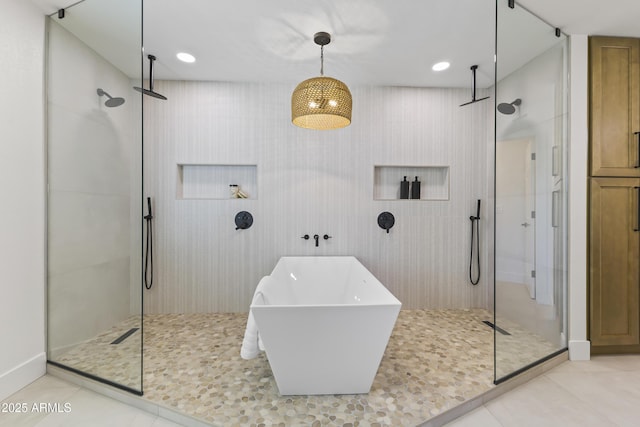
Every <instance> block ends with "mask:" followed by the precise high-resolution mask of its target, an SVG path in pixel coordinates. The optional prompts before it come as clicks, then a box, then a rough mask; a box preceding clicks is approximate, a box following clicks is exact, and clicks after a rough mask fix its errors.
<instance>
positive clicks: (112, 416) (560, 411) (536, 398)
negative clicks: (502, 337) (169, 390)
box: [0, 355, 640, 427]
mask: <svg viewBox="0 0 640 427" xmlns="http://www.w3.org/2000/svg"><path fill="white" fill-rule="evenodd" d="M639 383H640V356H636V355H628V356H596V357H594V358H593V359H592V360H591V361H588V362H565V363H563V364H561V365H560V366H558V367H556V368H554V369H552V370H550V371H548V372H547V373H546V374H543V375H541V376H540V377H537V378H535V379H533V380H532V381H530V382H528V383H526V384H524V385H522V386H520V387H518V388H516V389H514V390H512V391H510V392H508V393H506V394H504V395H502V396H500V397H498V398H497V399H495V400H492V401H490V402H488V403H487V404H485V405H484V406H482V407H480V408H478V409H476V410H475V411H473V412H471V413H469V414H467V415H465V416H463V417H462V418H459V419H457V420H455V421H453V422H451V423H449V424H447V426H450V427H467V426H469V427H523V426H525V427H526V426H536V427H537V426H541V425H544V426H545V427H555V426H558V427H561V426H562V427H564V426H569V427H570V426H580V427H584V426H598V427H604V426H606V427H616V426H637V425H638V420H639V419H640V405H639V404H638V403H639V402H640V387H638V384H639ZM21 402H25V403H27V404H28V405H29V407H31V405H32V404H33V403H40V402H45V403H60V404H61V406H62V405H64V404H65V403H68V404H69V406H70V412H67V413H39V412H33V411H31V410H29V411H27V412H26V413H2V412H0V426H1V427H57V426H68V427H75V426H78V427H80V426H82V427H93V426H95V427H101V426H109V427H111V426H119V427H175V426H178V424H175V423H172V422H170V421H167V420H165V419H163V418H159V417H155V416H152V415H149V414H148V413H146V412H144V411H141V410H138V409H135V408H132V407H130V406H127V405H125V404H123V403H120V402H116V401H115V400H112V399H110V398H107V397H104V396H102V395H100V394H97V393H94V392H91V391H88V390H86V389H83V388H80V387H78V386H75V385H71V384H69V383H67V382H64V381H62V380H59V379H57V378H54V377H51V376H48V375H47V376H44V377H42V378H40V379H39V380H37V381H35V382H34V383H32V384H31V385H29V386H27V387H25V388H24V389H22V390H21V391H19V392H17V393H15V394H14V395H12V396H10V397H9V398H8V399H6V400H5V401H3V402H2V405H4V404H5V403H7V404H8V403H21ZM0 409H2V408H1V407H0ZM297 425H311V424H305V423H302V424H297ZM354 427H355V424H354Z"/></svg>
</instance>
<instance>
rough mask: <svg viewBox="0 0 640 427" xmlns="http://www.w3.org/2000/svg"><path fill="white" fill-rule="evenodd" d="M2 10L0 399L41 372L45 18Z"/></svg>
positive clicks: (7, 4) (28, 10) (25, 9)
mask: <svg viewBox="0 0 640 427" xmlns="http://www.w3.org/2000/svg"><path fill="white" fill-rule="evenodd" d="M0 5H1V6H2V13H1V14H0V76H2V79H0V93H2V100H3V101H2V102H0V200H1V201H0V295H2V296H1V297H0V337H2V344H1V347H2V350H0V400H2V399H4V398H6V397H7V396H8V395H10V394H12V393H13V392H15V391H17V390H19V389H20V388H22V387H23V386H25V385H27V384H28V383H30V382H31V381H33V380H35V379H36V378H38V377H39V376H41V375H43V374H44V371H45V360H46V357H45V332H44V331H45V319H44V313H45V308H44V295H45V293H44V280H45V272H44V267H45V260H44V254H45V248H44V241H45V240H44V235H45V231H44V224H45V219H44V218H45V208H44V182H45V180H44V150H43V129H44V108H43V78H42V72H43V62H44V16H43V15H42V13H41V12H40V11H39V10H38V9H37V8H36V7H35V6H34V5H32V4H31V3H30V2H26V1H23V0H2V1H1V2H0Z"/></svg>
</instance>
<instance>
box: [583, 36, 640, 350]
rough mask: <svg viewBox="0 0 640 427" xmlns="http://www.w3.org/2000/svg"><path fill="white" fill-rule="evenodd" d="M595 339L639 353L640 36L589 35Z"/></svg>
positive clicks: (595, 343)
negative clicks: (635, 37)
mask: <svg viewBox="0 0 640 427" xmlns="http://www.w3.org/2000/svg"><path fill="white" fill-rule="evenodd" d="M589 118H590V124H589V138H590V168H589V172H590V176H591V178H590V196H591V197H590V202H589V204H590V219H589V339H590V340H591V344H592V347H591V350H592V353H640V230H639V229H640V224H639V222H640V218H639V215H640V212H638V210H639V208H640V200H639V197H640V193H639V192H640V188H638V187H640V178H638V177H640V134H637V132H640V39H630V38H618V37H592V38H590V39H589Z"/></svg>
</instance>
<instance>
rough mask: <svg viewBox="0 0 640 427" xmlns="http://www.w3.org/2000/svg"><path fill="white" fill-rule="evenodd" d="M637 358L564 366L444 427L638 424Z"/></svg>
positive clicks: (639, 379) (639, 378)
mask: <svg viewBox="0 0 640 427" xmlns="http://www.w3.org/2000/svg"><path fill="white" fill-rule="evenodd" d="M638 384H640V356H638V355H625V356H595V357H593V359H592V360H591V361H588V362H565V363H563V364H562V365H560V366H558V367H556V368H554V369H552V370H550V371H549V372H547V373H546V374H543V375H541V376H539V377H537V378H535V379H533V380H531V381H529V382H528V383H526V384H524V385H522V386H520V387H518V388H516V389H514V390H512V391H510V392H508V393H506V394H504V395H502V396H500V397H498V398H497V399H495V400H492V401H490V402H488V403H486V404H485V405H484V406H482V407H480V408H478V409H476V410H475V411H473V412H471V413H469V414H467V415H465V416H463V417H461V418H458V419H457V420H455V421H453V422H451V423H449V424H447V425H448V426H450V427H512V426H513V427H527V426H536V427H539V426H545V427H554V426H558V427H560V426H562V427H571V426H576V427H578V426H579V427H588V426H594V427H596V426H597V427H605V426H606V427H616V426H638V425H640V386H638Z"/></svg>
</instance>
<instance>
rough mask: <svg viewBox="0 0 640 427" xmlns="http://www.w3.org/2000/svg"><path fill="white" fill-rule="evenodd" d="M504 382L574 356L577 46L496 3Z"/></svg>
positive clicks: (498, 368) (498, 357)
mask: <svg viewBox="0 0 640 427" xmlns="http://www.w3.org/2000/svg"><path fill="white" fill-rule="evenodd" d="M496 57H497V62H496V86H495V89H496V91H495V93H496V101H495V102H496V127H495V132H496V139H495V141H496V145H495V158H496V163H495V260H494V261H495V288H494V289H495V294H494V297H495V310H494V315H495V325H496V329H495V353H494V356H495V364H494V368H495V380H496V382H501V381H503V380H505V379H508V378H510V377H511V376H513V375H515V374H517V373H518V372H520V371H522V370H523V369H526V368H527V367H529V366H531V365H532V364H535V363H537V362H539V361H541V360H545V359H546V358H548V357H550V356H552V355H555V354H557V353H558V352H561V351H564V350H565V349H566V347H567V335H566V333H567V322H566V319H567V315H566V306H567V300H566V295H567V292H566V289H567V270H566V259H567V258H566V251H567V245H566V242H567V167H566V162H567V123H568V108H567V99H568V90H567V87H568V84H567V78H568V68H567V63H568V60H567V58H568V44H567V38H566V36H565V35H564V34H562V33H561V32H560V30H557V29H555V28H553V27H552V26H550V25H549V24H547V23H545V22H543V21H542V20H540V19H539V18H537V17H536V16H534V15H532V14H531V13H529V12H528V11H526V10H525V9H523V8H522V7H521V6H520V5H517V4H516V5H515V7H514V8H513V9H512V8H510V7H509V2H507V1H500V0H499V1H498V2H497V30H496Z"/></svg>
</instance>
